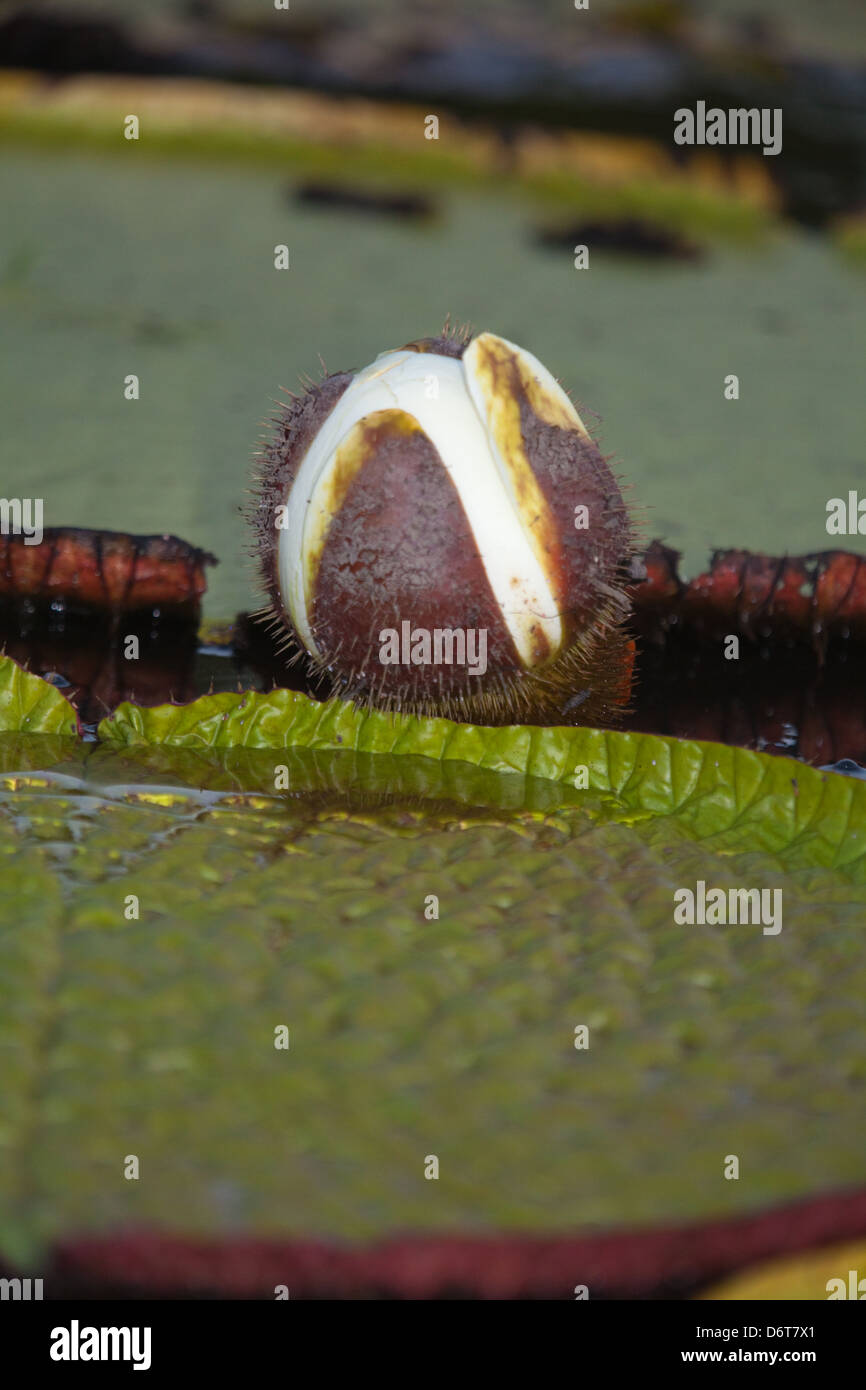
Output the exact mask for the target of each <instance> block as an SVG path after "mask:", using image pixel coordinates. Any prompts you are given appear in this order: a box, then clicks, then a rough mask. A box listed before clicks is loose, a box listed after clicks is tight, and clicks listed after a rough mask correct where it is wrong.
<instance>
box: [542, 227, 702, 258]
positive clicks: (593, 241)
mask: <svg viewBox="0 0 866 1390" xmlns="http://www.w3.org/2000/svg"><path fill="white" fill-rule="evenodd" d="M535 240H536V242H537V244H538V245H539V246H549V247H551V248H552V249H553V250H562V249H564V250H569V251H570V250H572V249H573V248H574V247H575V246H586V247H588V248H589V250H590V251H591V252H592V251H610V252H613V253H615V254H617V255H625V256H647V257H649V258H651V259H654V260H669V261H698V260H700V259H701V257H702V256H703V254H704V253H703V250H702V248H701V247H700V246H699V245H698V244H697V242H695V241H691V240H690V239H689V238H688V237H686V236H683V235H682V234H680V233H678V232H675V231H673V230H672V229H671V228H669V227H664V226H661V225H659V224H658V223H655V222H649V221H647V220H646V219H644V218H639V217H621V218H607V219H598V220H593V221H588V222H576V223H569V224H567V225H566V226H555V227H553V226H551V227H541V228H540V229H539V230H538V231H537V233H536V236H535Z"/></svg>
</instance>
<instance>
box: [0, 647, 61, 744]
mask: <svg viewBox="0 0 866 1390" xmlns="http://www.w3.org/2000/svg"><path fill="white" fill-rule="evenodd" d="M0 732H4V733H5V732H13V733H17V732H23V733H33V734H68V735H70V736H71V737H73V738H74V737H75V735H76V734H77V733H78V721H77V719H76V717H75V711H74V710H73V709H72V706H71V705H70V704H69V701H68V700H65V699H64V698H63V696H62V695H61V694H60V691H59V690H57V689H55V687H54V686H53V685H49V683H48V682H47V681H44V680H42V679H41V677H39V676H33V675H31V674H30V672H29V671H24V670H22V668H21V667H20V666H18V665H17V664H16V662H14V661H13V660H12V659H11V657H7V656H0Z"/></svg>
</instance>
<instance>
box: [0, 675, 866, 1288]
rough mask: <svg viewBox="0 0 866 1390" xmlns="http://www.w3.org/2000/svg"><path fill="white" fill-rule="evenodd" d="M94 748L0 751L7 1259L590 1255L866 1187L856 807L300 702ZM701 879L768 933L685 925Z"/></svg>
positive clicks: (788, 781) (699, 747)
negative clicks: (265, 1252)
mask: <svg viewBox="0 0 866 1390" xmlns="http://www.w3.org/2000/svg"><path fill="white" fill-rule="evenodd" d="M7 665H11V663H8V664H7ZM0 674H2V678H3V680H4V681H6V682H10V683H12V684H14V683H15V682H16V681H20V680H21V679H22V678H21V677H20V675H19V676H15V674H14V672H13V673H10V672H9V670H8V669H6V667H3V668H0ZM24 679H26V681H27V682H28V689H32V685H31V683H32V682H33V681H35V678H34V677H27V678H24ZM37 684H39V683H38V682H37ZM46 692H47V693H46V694H45V695H44V697H43V698H44V699H45V700H46V701H49V702H51V703H52V707H53V704H54V702H56V701H57V700H60V701H61V703H65V702H63V701H62V697H60V696H58V695H57V694H56V692H53V691H50V690H49V689H48V688H47V687H46ZM4 708H5V709H6V711H7V713H8V712H9V710H11V711H12V716H13V717H12V721H11V722H12V724H13V727H14V726H15V725H16V724H17V725H19V726H20V725H21V724H22V723H25V722H26V716H25V718H24V719H22V718H21V717H19V710H18V706H9V705H7V706H5V707H4ZM66 708H67V709H68V706H67V707H66ZM67 718H68V716H67ZM57 727H58V728H62V727H63V725H62V723H61V722H58V724H57ZM99 733H100V737H101V739H102V742H101V743H99V744H94V743H91V744H84V743H81V742H80V741H73V740H71V739H68V738H63V737H56V736H55V737H53V738H46V737H44V736H35V735H33V734H29V733H27V734H7V735H5V736H4V737H3V738H2V739H0V767H2V778H0V784H2V791H0V855H2V859H3V864H4V869H3V873H4V884H5V890H6V891H5V892H4V894H3V896H2V899H0V954H2V974H0V978H2V982H3V983H2V986H0V988H2V993H3V996H4V1004H3V1009H2V1015H0V1039H2V1055H3V1076H4V1082H3V1090H4V1104H3V1110H2V1122H0V1253H2V1254H3V1255H4V1256H5V1258H6V1259H7V1260H10V1261H13V1262H18V1263H19V1264H29V1265H32V1266H33V1267H36V1266H38V1262H39V1259H40V1258H44V1254H45V1251H46V1248H47V1247H48V1246H50V1245H51V1244H53V1243H55V1242H57V1241H59V1240H62V1239H64V1238H66V1237H68V1236H69V1235H70V1234H76V1235H79V1236H80V1235H82V1234H84V1235H90V1236H96V1235H99V1234H110V1233H118V1232H123V1231H124V1230H127V1229H129V1228H140V1227H145V1228H146V1229H148V1230H150V1231H153V1232H157V1233H160V1232H161V1233H163V1234H169V1235H170V1234H176V1233H181V1234H183V1235H192V1236H201V1237H225V1236H230V1235H236V1234H237V1233H239V1232H243V1233H245V1234H246V1235H259V1236H268V1237H283V1238H287V1239H292V1240H298V1239H305V1240H310V1239H313V1240H315V1239H319V1240H326V1241H328V1240H332V1241H343V1242H345V1241H347V1240H358V1241H361V1242H371V1241H376V1240H380V1239H382V1238H385V1237H390V1236H395V1235H397V1234H400V1233H406V1232H409V1233H413V1232H415V1233H418V1232H422V1233H433V1234H437V1233H438V1234H455V1233H456V1234H461V1235H468V1234H476V1235H477V1234H483V1233H496V1234H498V1235H502V1234H503V1233H504V1234H511V1235H514V1236H518V1235H520V1234H524V1235H527V1234H530V1233H539V1232H543V1233H558V1234H561V1233H571V1232H586V1231H592V1230H594V1229H598V1228H607V1229H611V1228H628V1227H631V1226H635V1225H653V1224H660V1223H661V1224H664V1223H668V1224H669V1223H671V1222H685V1221H698V1220H704V1219H707V1218H710V1217H718V1216H724V1215H731V1216H734V1215H736V1214H742V1213H748V1212H750V1211H754V1210H756V1209H759V1208H762V1207H766V1206H768V1205H771V1204H774V1203H778V1202H782V1201H784V1200H791V1199H797V1198H803V1197H807V1196H809V1195H810V1194H814V1193H816V1192H818V1191H821V1190H825V1189H831V1188H839V1187H845V1186H847V1185H851V1184H854V1183H856V1182H858V1181H859V1180H860V1179H861V1172H862V1169H861V1156H860V1153H859V1150H858V1147H857V1145H856V1143H852V1134H856V1133H862V1129H863V1120H864V1111H866V1102H864V1097H866V1057H864V1055H863V1051H862V1029H861V1013H862V998H863V994H864V987H866V964H864V959H863V952H862V944H861V943H862V920H863V912H864V905H866V858H864V849H866V786H864V785H863V784H862V783H860V782H857V781H854V780H850V779H846V778H842V777H839V776H836V775H834V774H826V773H820V772H818V771H816V770H814V769H811V768H807V767H803V766H801V765H799V764H796V763H793V762H791V761H788V760H786V759H783V758H771V757H767V756H764V755H761V754H757V753H751V752H747V751H745V750H742V749H732V748H725V747H722V746H720V745H714V744H699V743H688V742H678V741H676V740H667V739H661V738H654V737H650V736H645V735H635V734H615V733H603V732H599V731H595V730H581V729H520V728H515V729H481V728H470V727H466V726H459V725H454V724H449V723H448V722H447V721H442V720H427V721H425V720H414V719H398V718H394V717H393V716H384V715H380V714H361V713H358V712H357V711H355V710H353V709H352V708H351V707H349V706H345V705H339V704H328V705H317V704H316V703H315V702H313V701H311V700H309V699H307V698H306V697H305V696H302V695H298V694H295V693H293V692H287V691H276V692H273V693H272V694H271V695H269V696H260V695H253V694H249V693H248V694H246V695H239V696H233V695H225V694H221V695H215V696H211V697H205V698H203V699H201V700H199V701H196V702H195V703H194V704H192V705H190V706H186V707H175V706H167V707H163V708H160V709H155V710H145V709H138V708H136V707H134V706H128V705H127V706H122V707H121V708H119V709H118V711H116V713H115V715H114V717H113V718H112V719H108V720H106V721H104V722H103V724H102V725H101V726H100V730H99ZM582 768H586V769H587V772H588V786H587V787H586V788H585V789H584V788H583V785H582V782H583V776H582V773H581V769H582ZM281 769H284V770H285V771H280V770H281ZM275 770H277V772H278V775H279V777H280V780H281V783H287V785H285V788H284V789H283V788H282V787H281V789H280V790H276V789H275ZM576 783H577V785H576ZM698 880H703V881H705V882H706V883H707V884H708V885H712V886H717V887H721V888H729V887H748V888H751V887H758V888H781V890H782V894H783V905H784V912H783V925H782V929H781V931H779V932H778V933H777V934H775V935H773V934H767V933H765V931H764V930H763V929H762V927H761V926H760V925H752V924H743V925H728V926H681V925H677V924H676V923H675V921H674V916H673V907H674V892H675V890H676V889H677V888H678V887H694V886H695V884H696V882H697V881H698ZM130 895H134V896H135V898H136V899H137V910H138V917H137V918H136V917H135V916H134V914H132V915H131V914H130V901H131V899H130ZM431 895H432V896H435V898H436V899H438V918H435V917H433V918H431V917H430V916H429V915H427V916H425V905H426V907H427V910H428V914H429V912H430V901H431ZM580 1025H586V1026H587V1027H588V1030H589V1032H588V1044H589V1045H588V1047H586V1048H585V1049H579V1048H576V1047H575V1029H576V1028H578V1027H579V1026H580ZM281 1026H285V1027H286V1028H288V1029H289V1039H290V1046H289V1047H288V1049H280V1048H277V1047H275V1030H276V1029H279V1028H280V1027H281ZM130 1155H134V1156H135V1157H136V1158H137V1159H138V1163H139V1176H138V1178H137V1179H135V1178H132V1179H129V1178H127V1177H125V1176H124V1168H125V1165H128V1161H129V1156H130ZM431 1155H435V1156H436V1157H437V1158H438V1160H439V1176H438V1180H428V1179H427V1178H426V1177H425V1165H427V1168H428V1171H429V1163H430V1156H431ZM730 1155H736V1156H737V1157H738V1159H739V1163H740V1176H739V1178H738V1179H737V1180H728V1179H726V1178H725V1176H724V1169H725V1164H726V1162H729V1158H728V1156H730Z"/></svg>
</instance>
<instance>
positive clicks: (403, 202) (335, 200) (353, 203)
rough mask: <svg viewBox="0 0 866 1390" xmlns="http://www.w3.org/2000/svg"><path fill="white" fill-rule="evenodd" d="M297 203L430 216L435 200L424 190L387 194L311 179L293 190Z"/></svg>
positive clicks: (379, 213) (381, 214)
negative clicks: (424, 192) (422, 191)
mask: <svg viewBox="0 0 866 1390" xmlns="http://www.w3.org/2000/svg"><path fill="white" fill-rule="evenodd" d="M291 196H292V197H293V199H294V201H295V202H297V203H304V204H306V205H308V206H310V207H316V208H326V209H329V210H333V211H334V212H361V213H369V214H372V215H373V216H377V217H404V218H427V217H432V215H433V212H434V206H433V200H432V199H431V198H428V197H427V196H426V195H424V194H421V193H385V192H380V191H378V190H376V189H373V188H350V187H348V186H347V185H345V184H338V183H323V182H322V181H321V180H318V179H315V180H309V181H308V182H306V183H301V184H298V185H297V186H296V187H294V188H292V189H291Z"/></svg>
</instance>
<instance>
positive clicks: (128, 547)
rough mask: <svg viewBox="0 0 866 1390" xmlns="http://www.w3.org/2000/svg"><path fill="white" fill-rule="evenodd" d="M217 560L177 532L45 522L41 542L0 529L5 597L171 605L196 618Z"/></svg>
mask: <svg viewBox="0 0 866 1390" xmlns="http://www.w3.org/2000/svg"><path fill="white" fill-rule="evenodd" d="M216 563H217V562H216V558H215V557H214V556H213V555H210V554H208V552H207V551H206V550H198V549H197V548H196V547H195V546H192V545H189V544H188V543H187V542H186V541H182V540H180V539H179V538H178V537H177V536H169V535H163V536H130V535H127V534H126V533H125V532H123V531H92V530H87V529H86V528H83V527H72V526H70V527H46V528H45V530H44V532H43V535H42V540H41V543H40V544H38V545H33V544H30V543H28V538H27V537H25V536H23V535H0V601H2V600H4V599H6V600H9V599H11V600H14V601H19V600H21V599H35V600H38V599H50V600H54V599H62V600H64V601H65V603H66V604H67V605H68V606H78V605H81V606H84V607H92V608H97V609H102V610H109V611H127V612H128V611H131V610H133V609H151V610H152V609H159V610H160V611H162V610H165V609H171V610H172V611H173V612H174V613H176V614H181V613H183V614H186V615H187V616H189V617H197V616H198V612H199V603H200V599H201V596H202V594H203V593H204V592H205V590H206V588H207V580H206V579H205V568H206V566H208V565H215V564H216Z"/></svg>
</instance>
